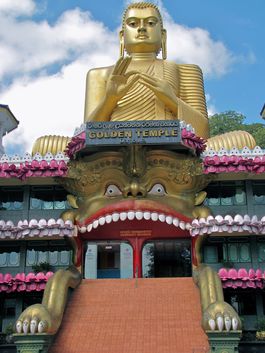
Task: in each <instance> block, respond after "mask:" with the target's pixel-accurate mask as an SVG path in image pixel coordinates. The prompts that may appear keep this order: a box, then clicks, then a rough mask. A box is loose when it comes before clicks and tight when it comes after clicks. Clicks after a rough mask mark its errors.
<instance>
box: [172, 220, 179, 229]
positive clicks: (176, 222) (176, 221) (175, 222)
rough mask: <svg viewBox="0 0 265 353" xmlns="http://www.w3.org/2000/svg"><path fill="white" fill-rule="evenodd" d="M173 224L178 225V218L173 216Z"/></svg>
mask: <svg viewBox="0 0 265 353" xmlns="http://www.w3.org/2000/svg"><path fill="white" fill-rule="evenodd" d="M173 224H174V226H175V227H178V226H179V220H178V218H174V219H173Z"/></svg>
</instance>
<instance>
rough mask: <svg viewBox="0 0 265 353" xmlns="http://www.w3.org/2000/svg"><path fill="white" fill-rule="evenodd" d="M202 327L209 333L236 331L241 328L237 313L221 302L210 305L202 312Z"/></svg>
mask: <svg viewBox="0 0 265 353" xmlns="http://www.w3.org/2000/svg"><path fill="white" fill-rule="evenodd" d="M202 325H203V328H204V329H205V330H210V331H214V330H218V331H230V330H232V331H237V330H241V327H242V325H241V321H240V319H239V316H238V314H237V312H236V311H235V310H234V308H232V306H231V305H229V304H227V303H226V302H223V301H220V302H218V301H217V302H215V303H212V304H210V305H209V306H208V308H206V309H205V310H204V312H203V316H202Z"/></svg>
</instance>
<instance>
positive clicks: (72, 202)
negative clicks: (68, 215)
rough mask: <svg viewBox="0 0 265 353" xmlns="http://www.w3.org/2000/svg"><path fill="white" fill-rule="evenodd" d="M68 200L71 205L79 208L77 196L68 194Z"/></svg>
mask: <svg viewBox="0 0 265 353" xmlns="http://www.w3.org/2000/svg"><path fill="white" fill-rule="evenodd" d="M67 201H68V203H69V205H70V206H71V207H73V208H78V205H77V202H76V196H74V195H70V194H69V195H67Z"/></svg>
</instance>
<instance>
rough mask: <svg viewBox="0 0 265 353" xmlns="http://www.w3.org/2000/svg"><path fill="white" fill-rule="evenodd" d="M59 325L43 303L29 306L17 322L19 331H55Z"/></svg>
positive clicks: (32, 332)
mask: <svg viewBox="0 0 265 353" xmlns="http://www.w3.org/2000/svg"><path fill="white" fill-rule="evenodd" d="M57 328H58V325H57V322H56V320H53V319H52V316H51V314H50V312H49V311H48V310H47V308H46V307H45V306H44V305H43V304H35V305H31V306H29V307H28V308H27V309H26V310H25V311H23V313H22V314H21V315H20V317H19V318H18V320H17V322H16V332H17V333H24V334H27V333H31V334H35V333H54V332H56V331H57Z"/></svg>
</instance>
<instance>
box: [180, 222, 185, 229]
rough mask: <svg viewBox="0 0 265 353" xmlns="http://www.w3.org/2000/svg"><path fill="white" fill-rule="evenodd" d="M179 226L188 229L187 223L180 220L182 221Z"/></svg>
mask: <svg viewBox="0 0 265 353" xmlns="http://www.w3.org/2000/svg"><path fill="white" fill-rule="evenodd" d="M179 227H180V229H182V230H185V229H186V223H185V222H182V221H180V222H179Z"/></svg>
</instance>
